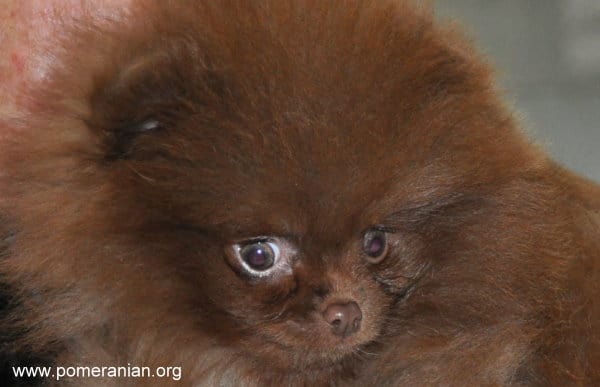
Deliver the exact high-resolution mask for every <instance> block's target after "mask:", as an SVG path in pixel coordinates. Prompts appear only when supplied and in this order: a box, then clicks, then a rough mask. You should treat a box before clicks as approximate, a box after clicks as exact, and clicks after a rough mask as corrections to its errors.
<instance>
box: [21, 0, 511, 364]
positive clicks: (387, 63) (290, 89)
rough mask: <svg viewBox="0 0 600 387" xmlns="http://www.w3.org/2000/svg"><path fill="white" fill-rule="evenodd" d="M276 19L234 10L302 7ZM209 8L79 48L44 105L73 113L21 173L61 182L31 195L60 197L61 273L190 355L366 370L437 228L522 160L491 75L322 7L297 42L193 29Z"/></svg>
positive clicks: (297, 23)
mask: <svg viewBox="0 0 600 387" xmlns="http://www.w3.org/2000/svg"><path fill="white" fill-rule="evenodd" d="M277 4H279V3H278V2H275V3H274V4H273V7H275V8H273V9H270V8H264V9H262V8H260V7H259V9H257V10H254V9H251V10H245V11H244V12H240V13H239V15H238V14H236V15H237V16H236V17H240V18H242V19H243V18H244V17H245V16H244V15H254V13H255V12H256V15H257V17H258V18H259V19H260V17H263V16H264V15H263V16H261V14H260V13H261V12H266V16H264V17H265V18H266V19H265V20H270V21H272V20H271V19H272V18H271V15H270V14H269V12H282V15H280V16H278V17H279V19H277V20H288V16H289V15H292V14H293V13H294V12H296V11H295V10H294V7H291V8H289V9H288V7H287V6H283V5H282V7H283V8H282V9H281V10H277V9H276V8H277V7H278V6H279V5H277ZM198 7H200V6H198ZM206 7H207V9H202V10H201V11H202V12H200V10H194V9H191V10H190V11H189V12H188V11H185V9H184V10H183V11H182V10H179V9H175V10H174V11H172V12H175V13H177V12H182V13H181V14H175V15H171V17H164V16H163V12H166V11H167V10H161V12H158V13H157V14H158V15H159V16H157V17H156V19H155V20H154V23H155V24H156V25H158V26H159V27H156V30H155V31H152V32H150V33H149V32H148V31H146V27H139V26H138V28H139V30H136V28H135V26H134V27H132V30H131V31H127V33H123V35H124V36H125V37H126V38H121V36H120V35H119V36H117V37H114V36H112V37H111V36H110V34H109V35H106V36H108V37H106V36H104V35H103V36H101V37H98V36H97V35H93V39H90V40H89V41H88V40H83V41H82V42H80V47H79V50H80V51H81V52H83V53H85V52H86V50H88V48H87V46H88V45H89V46H91V47H92V48H93V49H94V50H95V51H94V52H93V55H92V54H90V59H89V60H86V59H85V58H86V56H85V54H81V58H83V59H80V58H79V57H77V58H75V59H73V60H72V61H71V67H72V68H70V67H68V66H66V68H68V69H69V71H70V72H69V73H68V74H63V76H62V78H61V77H58V76H57V81H56V84H57V85H58V86H57V87H56V89H57V90H58V91H59V97H58V98H54V99H53V98H47V101H46V103H47V104H50V105H52V103H53V102H54V100H57V101H59V104H58V105H54V106H52V107H51V108H48V111H52V109H59V111H64V110H60V109H64V106H65V105H66V106H67V107H69V108H70V107H72V106H73V105H74V106H78V109H79V110H78V111H77V114H70V113H69V114H66V113H63V114H59V115H58V116H59V119H58V120H57V122H54V123H52V124H51V125H49V127H51V128H59V129H57V132H56V133H55V132H52V133H50V132H48V133H49V134H48V138H46V140H45V141H46V142H45V143H43V141H42V140H36V141H37V143H43V144H42V145H41V149H42V150H43V152H46V153H45V154H48V158H51V157H55V155H56V154H59V155H65V154H68V156H66V157H63V158H58V159H59V160H60V162H58V161H56V160H54V161H53V162H54V163H55V165H57V166H58V167H57V168H54V169H52V170H51V168H50V167H49V166H48V165H52V164H50V163H48V162H47V161H46V160H44V162H43V163H41V164H43V167H40V171H42V172H35V173H39V174H41V175H42V178H41V179H42V181H43V183H44V184H45V183H46V181H48V180H50V178H48V177H47V175H46V174H55V173H60V172H56V171H66V170H68V171H67V172H65V175H66V176H67V177H64V176H63V177H60V179H62V182H61V184H55V183H54V185H53V186H52V187H53V188H52V189H48V192H49V193H48V194H47V197H45V199H44V200H46V201H49V200H53V199H48V198H52V195H55V199H54V200H63V199H60V198H64V197H68V198H69V200H68V201H67V203H68V205H69V206H70V208H71V209H70V210H69V211H71V212H70V217H69V216H63V217H61V218H60V219H58V218H56V217H53V216H54V215H53V214H45V215H43V216H48V217H49V218H50V219H53V221H54V224H56V227H57V231H56V232H55V233H54V234H52V235H49V236H48V235H46V236H44V238H48V239H49V240H53V241H54V246H58V245H59V244H60V243H63V244H65V247H63V250H64V251H66V254H62V255H61V256H57V257H56V258H55V259H57V260H61V259H63V260H64V262H65V263H64V264H63V265H62V266H60V267H61V268H62V267H70V268H71V271H69V272H68V276H69V278H72V277H77V278H79V277H78V276H79V274H77V273H80V277H81V278H84V279H85V281H84V280H82V281H81V282H82V283H83V284H84V285H85V286H87V287H88V289H95V290H94V291H95V292H105V291H112V292H113V293H114V299H116V300H119V302H120V303H121V308H127V307H128V306H130V305H132V303H133V302H139V303H140V305H142V306H139V305H138V306H136V308H137V310H138V311H150V312H148V313H147V316H148V318H149V319H152V318H154V317H155V316H157V315H161V318H162V317H163V316H173V319H171V320H169V319H168V318H167V317H164V319H163V320H161V321H163V322H162V323H163V324H165V326H172V325H174V324H173V321H177V322H178V323H182V324H184V325H185V329H186V331H185V332H184V333H181V332H179V333H178V334H180V335H187V336H189V337H190V341H189V344H190V345H191V346H192V347H193V346H194V343H195V341H194V340H195V338H196V337H199V336H201V337H202V338H203V339H205V336H206V335H207V334H208V335H209V337H210V338H211V339H212V338H214V339H215V340H216V341H217V342H218V343H219V344H222V345H226V346H230V347H233V348H236V349H237V348H239V349H242V350H243V352H244V353H246V354H248V355H250V356H257V357H259V358H268V359H269V360H271V362H272V363H275V364H277V365H278V366H279V367H282V368H286V369H289V368H290V367H292V368H298V369H300V368H303V367H315V368H318V367H327V366H329V365H331V364H333V363H336V362H339V361H341V360H342V359H344V358H347V357H348V356H350V355H352V354H357V355H362V354H364V353H366V352H368V351H369V347H370V345H372V344H375V343H377V342H378V341H379V340H380V339H381V338H382V337H384V336H385V335H386V334H387V333H388V332H389V329H390V326H394V329H396V330H397V329H399V328H398V327H399V326H400V329H401V325H399V324H398V323H397V321H395V320H394V319H395V317H396V315H397V313H398V311H402V310H406V309H405V308H407V307H408V306H406V305H404V304H403V303H404V302H405V301H407V300H408V299H409V298H410V294H411V292H412V291H413V289H414V288H415V286H416V285H417V284H418V282H419V281H420V279H421V278H423V276H424V273H425V272H426V269H427V268H428V267H430V265H431V263H432V261H434V260H435V259H436V258H437V257H438V256H441V255H443V254H442V253H443V246H444V245H442V244H441V243H439V242H438V241H444V243H446V245H447V244H448V243H449V242H448V241H451V240H452V237H453V235H454V234H455V233H456V232H457V230H458V228H459V223H460V221H461V220H462V218H461V217H457V216H452V217H445V216H444V215H445V214H447V213H452V214H454V215H456V213H460V209H461V208H462V206H464V205H468V202H469V200H471V199H472V195H470V194H469V190H470V189H471V188H472V187H477V186H482V185H485V182H486V179H487V180H489V179H492V178H493V179H495V178H499V177H500V175H501V173H503V172H502V171H504V170H505V168H496V167H495V165H502V163H503V162H504V161H505V160H509V159H510V160H512V161H511V162H518V160H517V158H518V156H516V155H515V153H516V152H513V153H511V152H508V151H507V150H514V149H515V148H518V146H517V145H515V144H512V143H510V141H509V140H508V139H509V138H512V137H510V134H509V133H508V132H507V131H502V130H500V128H502V126H503V125H504V124H505V122H506V116H505V115H504V114H503V113H502V112H500V111H499V109H498V108H497V104H496V100H495V99H494V98H493V97H491V95H492V94H491V93H490V91H489V88H488V85H487V83H486V82H487V70H486V69H485V68H484V67H479V66H478V65H474V64H472V63H471V62H470V60H469V59H468V58H465V57H463V56H462V54H460V52H459V51H457V52H453V51H452V50H451V49H450V48H448V47H447V46H446V45H444V44H443V43H440V42H441V38H440V37H439V36H437V35H435V34H429V33H427V34H423V35H419V34H415V33H414V30H413V29H411V28H413V27H414V26H412V27H411V26H410V25H407V27H406V28H407V29H406V30H404V26H405V24H403V23H401V22H399V21H398V20H396V19H395V18H389V17H387V16H386V15H387V13H386V12H387V11H386V12H383V11H381V14H379V13H378V12H372V13H370V12H366V11H365V14H364V15H365V16H364V17H365V18H370V19H373V20H367V21H366V22H368V23H370V25H373V26H378V28H373V29H372V30H371V29H369V28H365V29H364V30H362V29H356V30H355V28H354V26H355V25H356V23H358V21H357V20H354V19H353V18H354V17H355V16H353V15H354V14H351V13H348V15H346V13H342V14H341V15H338V16H339V18H340V19H339V20H338V19H336V18H332V19H331V20H330V19H329V18H328V16H327V15H328V14H327V13H322V14H321V13H319V12H317V13H316V14H315V15H317V16H318V17H317V16H316V19H315V20H314V21H311V23H310V28H309V30H308V31H305V30H306V25H305V23H303V22H302V20H304V18H303V17H298V18H295V17H294V18H291V19H290V20H294V23H292V24H290V25H287V24H286V25H283V24H281V25H280V24H277V26H272V28H271V27H265V28H264V30H263V27H262V26H264V25H266V26H269V23H268V22H265V23H266V24H265V23H263V24H261V23H255V21H252V23H247V20H239V21H232V22H231V23H223V24H222V25H221V24H218V23H217V24H218V25H211V24H210V23H197V22H196V20H195V18H194V17H191V18H188V17H187V14H188V13H190V14H192V15H193V14H194V12H198V15H199V16H198V17H203V18H205V19H206V20H212V19H211V18H215V20H219V19H218V17H222V15H221V16H219V15H220V13H219V10H218V9H217V8H215V9H216V11H215V9H212V8H211V7H210V6H206ZM192 8H193V7H192ZM184 11H185V12H184ZM267 11H268V12H267ZM169 12H171V11H169ZM210 12H216V13H215V15H212V16H211V14H210ZM336 12H338V11H336ZM339 12H342V11H341V10H340V11H339ZM415 17H417V16H415ZM418 17H422V15H421V16H418ZM319 18H321V19H322V20H321V19H319ZM346 18H348V20H346ZM165 20H166V21H167V22H166V23H167V24H161V23H165V22H164V21H165ZM169 20H180V21H181V23H170V24H169V23H168V21H169ZM228 20H229V17H228ZM361 20H362V19H361ZM415 20H419V19H418V18H417V19H415ZM382 23H383V24H382ZM386 23H387V24H386ZM423 23H428V22H427V21H426V20H425V21H423ZM228 28H231V29H232V30H231V31H229V30H228ZM277 28H279V29H281V31H277ZM340 28H348V29H349V31H353V32H352V33H351V38H349V37H348V36H346V35H345V34H343V33H338V32H339V29H340ZM324 31H325V32H326V31H329V32H331V31H335V33H329V32H328V33H325V32H324ZM389 31H394V34H391V33H389ZM305 33H306V36H313V37H314V38H315V39H317V38H319V39H321V40H319V41H318V42H319V43H318V44H313V43H312V40H310V41H308V40H307V41H303V40H302V41H301V40H298V39H299V38H297V37H299V36H305ZM323 36H327V37H328V38H327V39H323ZM390 36H393V37H394V39H393V41H390V40H389V39H390ZM94 39H96V40H94ZM282 39H283V40H282ZM285 39H288V40H289V42H288V43H287V44H285ZM282 42H283V44H282ZM396 42H399V43H396ZM457 50H458V49H457ZM76 52H79V51H77V50H76ZM98 52H99V53H100V54H98ZM102 52H104V54H102ZM365 52H366V53H368V55H365V54H364V53H365ZM380 52H385V55H383V56H382V57H379V56H378V53H380ZM98 58H99V59H98ZM366 58H370V59H369V60H367V59H366ZM72 73H73V74H85V75H84V76H81V79H79V78H77V79H75V78H73V77H71V74H72ZM81 85H84V86H81ZM85 85H89V90H88V88H87V86H85ZM82 90H83V92H82ZM64 95H67V96H68V97H67V98H65V97H64ZM65 99H66V100H67V102H68V103H66V104H65ZM69 100H70V101H69ZM73 100H75V101H76V102H75V103H73ZM48 101H50V102H48ZM57 106H58V107H57ZM81 106H83V107H81ZM65 117H68V118H65ZM69 119H70V120H72V121H68V120H69ZM65 122H67V123H65ZM73 122H74V123H73ZM38 125H40V126H41V125H46V123H45V122H44V123H38ZM70 125H71V126H70ZM72 126H78V128H79V131H74V130H71V127H72ZM44 133H45V132H44ZM55 138H60V139H62V140H61V141H56V140H55ZM48 144H49V145H48ZM52 147H58V148H57V149H58V150H56V151H54V150H52V152H48V151H47V149H54V148H52ZM474 149H475V150H476V151H473V150H474ZM53 152H54V153H53ZM23 154H25V153H23ZM28 154H29V153H28ZM484 159H485V161H486V162H485V163H482V162H481V161H482V160H484ZM13 160H15V158H14V157H13ZM72 161H74V162H72ZM61 163H62V164H61ZM33 164H35V163H33ZM69 168H70V169H69ZM33 173H34V172H32V174H33ZM52 176H54V175H52ZM43 179H46V180H43ZM53 179H54V180H53V181H57V180H58V179H59V178H58V177H54V178H53ZM56 187H59V188H56ZM52 190H56V191H57V192H58V191H60V192H58V193H55V192H54V191H52ZM82 192H83V193H85V194H82ZM56 198H59V199H56ZM32 200H38V199H37V198H35V197H34V198H33V199H32ZM465 203H466V204H465ZM25 207H26V209H25V210H23V211H29V209H28V207H27V206H25ZM46 208H47V207H44V208H42V209H41V210H40V211H42V212H43V211H46V210H45V209H46ZM65 212H66V211H65ZM39 216H42V215H38V217H39ZM29 218H32V219H33V218H35V216H33V215H31V216H29ZM448 219H452V221H449V220H448ZM82 224H83V225H87V226H86V227H79V225H82ZM32 227H33V226H32ZM61 227H63V228H64V229H62V230H59V229H60V228H61ZM46 230H48V227H45V228H44V229H43V230H41V231H40V233H44V232H46ZM82 234H83V236H82ZM55 235H63V236H71V235H73V237H72V238H73V239H75V238H77V239H76V242H75V243H77V246H78V247H77V248H73V247H72V246H71V245H68V241H69V238H67V237H64V238H62V237H61V238H62V239H61V238H59V239H56V238H55ZM53 238H54V239H53ZM41 240H43V239H41ZM85 240H94V241H98V242H97V244H98V246H95V245H93V244H92V245H90V244H86V243H84V241H85ZM55 250H56V251H58V252H61V251H62V250H60V249H58V248H56V249H55ZM72 251H77V252H78V254H77V257H74V258H72V259H71V260H70V261H69V260H68V257H69V254H73V253H72ZM84 252H89V254H88V253H84ZM57 255H58V253H57ZM65 256H66V257H67V258H64V257H65ZM81 260H83V262H85V265H86V267H85V269H86V270H81V271H79V268H80V267H81V266H82V264H81ZM107 262H111V263H107ZM57 272H58V270H57ZM126 272H127V273H129V275H130V277H131V278H130V279H129V280H127V281H125V280H123V277H124V276H125V274H124V273H126ZM90 273H95V274H90ZM58 283H60V282H58ZM94 284H95V285H94ZM84 285H80V284H77V285H76V286H84ZM98 289H101V291H99V290H98ZM114 289H116V290H114ZM134 295H135V297H134ZM146 295H150V296H146ZM90 297H92V296H90ZM98 297H101V296H100V295H97V297H96V298H92V299H98ZM136 297H137V298H136ZM144 297H146V298H144ZM104 298H106V299H110V298H109V297H104ZM104 298H103V299H104ZM132 300H136V301H132ZM116 303H117V302H116V301H115V304H116ZM123 305H125V306H123ZM139 313H141V312H139ZM131 317H132V321H133V322H131V321H130V322H128V323H129V324H130V325H131V326H132V327H133V328H132V335H142V334H143V332H140V329H137V328H136V325H135V321H136V317H135V315H134V314H132V316H131ZM116 318H120V317H119V316H116V317H115V319H116ZM139 319H140V320H143V319H142V318H139ZM108 320H110V318H109V319H108ZM140 324H148V323H147V322H146V321H143V322H142V323H140ZM108 325H109V324H108V323H107V326H108ZM138 328H139V327H138ZM182 329H184V328H182ZM142 330H143V329H142ZM201 342H202V343H203V345H204V344H205V343H206V341H205V340H204V341H201ZM199 343H200V341H199ZM199 347H200V344H199Z"/></svg>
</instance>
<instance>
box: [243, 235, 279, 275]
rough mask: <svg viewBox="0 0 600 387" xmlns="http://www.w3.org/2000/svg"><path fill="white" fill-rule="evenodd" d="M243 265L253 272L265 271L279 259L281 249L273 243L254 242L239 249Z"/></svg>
mask: <svg viewBox="0 0 600 387" xmlns="http://www.w3.org/2000/svg"><path fill="white" fill-rule="evenodd" d="M239 255H240V258H241V259H242V261H243V263H245V264H246V265H248V267H249V268H250V269H252V270H256V271H265V270H268V269H270V268H271V267H273V265H274V264H275V262H276V261H277V259H278V258H279V247H277V245H276V244H275V243H273V242H254V243H250V244H247V245H244V246H241V247H240V248H239Z"/></svg>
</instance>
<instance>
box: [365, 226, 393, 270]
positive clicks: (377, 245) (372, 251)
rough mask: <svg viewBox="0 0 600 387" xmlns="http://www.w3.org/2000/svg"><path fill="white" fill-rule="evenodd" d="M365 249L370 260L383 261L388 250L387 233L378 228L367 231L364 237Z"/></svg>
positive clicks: (373, 261)
mask: <svg viewBox="0 0 600 387" xmlns="http://www.w3.org/2000/svg"><path fill="white" fill-rule="evenodd" d="M363 251H364V253H365V255H366V256H367V260H368V261H369V262H371V263H379V262H381V261H383V259H384V258H385V256H386V254H387V251H388V243H387V236H386V233H385V232H383V231H381V230H378V229H371V230H369V231H367V232H366V233H365V235H364V239H363Z"/></svg>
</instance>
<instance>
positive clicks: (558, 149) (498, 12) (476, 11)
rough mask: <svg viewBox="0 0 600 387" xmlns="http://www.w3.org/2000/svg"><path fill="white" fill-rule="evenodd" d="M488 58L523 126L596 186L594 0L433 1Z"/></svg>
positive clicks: (599, 155) (597, 20) (599, 108)
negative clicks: (464, 29)
mask: <svg viewBox="0 0 600 387" xmlns="http://www.w3.org/2000/svg"><path fill="white" fill-rule="evenodd" d="M435 7H436V13H437V15H438V17H440V18H442V19H445V18H448V17H451V18H453V19H456V20H459V21H460V22H461V23H462V24H463V26H464V27H465V28H466V30H467V32H468V34H469V35H470V36H471V37H472V38H473V40H474V42H475V43H476V45H477V46H478V47H479V48H480V49H481V50H483V52H485V53H487V54H488V55H489V56H491V61H492V63H493V64H494V65H495V67H496V70H497V74H498V76H499V81H500V83H499V85H500V87H501V88H502V89H503V90H504V91H505V95H506V97H507V99H508V101H509V103H510V104H511V105H512V106H513V107H514V109H515V110H516V111H517V112H518V116H519V117H520V118H521V121H522V123H523V126H524V127H525V128H526V129H527V131H528V132H529V133H530V135H531V136H532V137H534V138H536V139H537V140H538V141H539V142H541V143H542V144H543V145H544V146H545V147H546V149H548V150H549V151H550V153H551V154H552V155H553V156H554V158H555V159H557V160H559V161H561V162H562V163H563V164H565V165H567V166H569V167H570V168H571V169H573V170H575V171H577V172H579V173H581V174H583V175H585V176H588V177H590V178H592V179H594V180H596V181H598V182H600V0H435Z"/></svg>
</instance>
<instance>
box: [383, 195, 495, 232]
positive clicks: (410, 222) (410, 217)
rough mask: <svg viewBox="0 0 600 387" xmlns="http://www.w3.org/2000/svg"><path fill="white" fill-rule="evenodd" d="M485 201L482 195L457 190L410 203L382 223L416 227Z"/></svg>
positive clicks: (392, 225)
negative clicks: (428, 199) (431, 198)
mask: <svg viewBox="0 0 600 387" xmlns="http://www.w3.org/2000/svg"><path fill="white" fill-rule="evenodd" d="M483 201H484V199H483V197H482V196H480V195H475V194H466V193H462V192H455V193H451V194H449V195H445V196H443V197H441V198H438V199H436V200H430V201H426V202H422V203H417V202H415V203H409V204H407V205H406V206H404V208H402V209H401V210H399V211H396V212H394V213H392V214H390V215H388V216H387V217H386V218H385V219H384V221H383V222H382V223H383V224H385V225H388V226H389V227H391V228H407V227H408V228H414V227H418V226H420V225H422V224H423V223H425V222H426V221H427V220H429V219H431V218H434V217H437V216H442V215H444V214H447V213H448V212H450V211H452V210H454V209H460V208H466V207H471V206H478V205H481V204H482V203H483Z"/></svg>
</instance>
